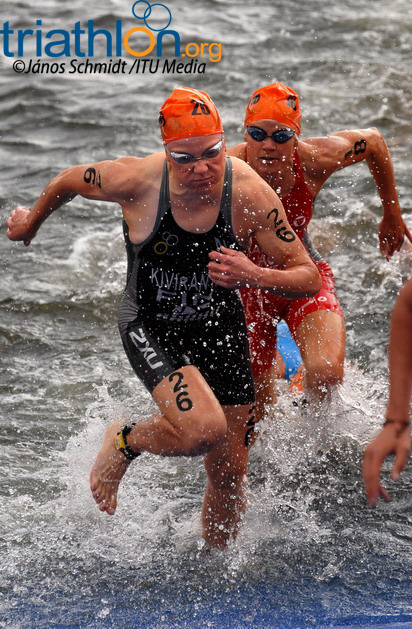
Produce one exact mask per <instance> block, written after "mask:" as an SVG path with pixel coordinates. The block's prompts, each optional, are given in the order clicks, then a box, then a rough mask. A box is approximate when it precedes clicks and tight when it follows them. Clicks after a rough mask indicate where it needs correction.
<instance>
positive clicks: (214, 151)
mask: <svg viewBox="0 0 412 629" xmlns="http://www.w3.org/2000/svg"><path fill="white" fill-rule="evenodd" d="M222 147H223V138H222V139H221V140H219V142H217V143H216V144H214V145H213V146H211V147H210V149H207V151H205V152H204V153H202V154H201V156H200V157H195V156H194V155H192V154H191V153H176V152H175V151H170V150H169V149H168V148H167V146H166V151H167V152H168V153H169V155H170V156H171V157H172V158H173V159H174V160H175V162H177V163H178V164H180V165H183V166H184V165H186V164H193V162H199V161H200V160H201V159H214V158H215V157H217V156H218V155H219V153H220V151H221V150H222Z"/></svg>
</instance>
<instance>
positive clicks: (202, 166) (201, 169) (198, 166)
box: [193, 159, 209, 175]
mask: <svg viewBox="0 0 412 629" xmlns="http://www.w3.org/2000/svg"><path fill="white" fill-rule="evenodd" d="M208 168H209V166H208V164H207V161H206V160H205V159H199V160H198V161H197V162H195V163H194V164H193V172H194V173H196V174H197V175H203V174H204V173H207V171H208Z"/></svg>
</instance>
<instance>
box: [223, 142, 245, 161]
mask: <svg viewBox="0 0 412 629" xmlns="http://www.w3.org/2000/svg"><path fill="white" fill-rule="evenodd" d="M227 154H228V155H229V157H237V158H239V159H242V160H243V161H245V158H246V142H242V144H236V146H232V147H230V148H228V149H227Z"/></svg>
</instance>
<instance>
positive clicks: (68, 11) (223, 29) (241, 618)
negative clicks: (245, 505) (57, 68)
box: [0, 0, 412, 629]
mask: <svg viewBox="0 0 412 629" xmlns="http://www.w3.org/2000/svg"><path fill="white" fill-rule="evenodd" d="M131 4H132V3H128V2H124V1H123V0H102V1H101V2H99V3H97V2H96V0H93V1H92V2H89V3H87V4H86V3H83V2H80V1H79V0H74V1H73V2H71V3H66V2H64V3H63V2H60V3H58V2H56V1H55V0H43V1H42V2H39V3H36V4H35V3H34V2H27V1H23V0H21V1H18V2H17V1H16V2H11V1H10V0H9V1H7V0H6V1H3V2H2V5H1V9H0V13H1V19H0V22H1V24H3V22H5V21H6V20H9V21H10V23H11V24H12V25H13V26H14V27H15V28H16V29H23V28H32V29H35V28H38V27H36V20H39V19H41V20H42V28H43V29H44V32H47V31H48V30H50V29H53V28H65V29H67V30H70V29H71V28H73V25H74V24H75V22H77V21H79V20H80V21H81V22H82V24H83V25H84V24H86V22H87V20H89V19H93V20H94V22H95V27H96V28H97V27H99V28H105V29H111V30H114V25H115V21H116V20H122V21H123V22H124V25H125V26H124V30H126V28H132V27H133V26H135V25H136V20H135V19H134V18H133V17H132V15H131ZM168 7H169V8H170V10H171V12H172V14H173V23H172V26H171V28H174V29H176V30H177V31H178V32H179V33H180V36H181V40H182V42H185V43H187V42H198V43H199V42H221V43H222V60H221V61H220V62H218V63H213V62H210V61H207V67H206V72H205V74H201V75H198V74H192V75H178V74H170V75H168V74H162V73H157V74H136V75H127V74H119V75H112V74H100V75H94V76H91V75H87V76H82V75H78V74H73V75H69V74H68V73H65V74H62V75H59V74H57V75H45V74H43V75H34V74H17V73H16V72H14V71H13V69H12V63H13V61H14V59H11V58H7V57H6V56H4V55H3V56H0V86H1V89H0V112H1V121H2V124H1V135H0V158H1V165H2V168H1V172H0V185H1V187H0V198H1V207H2V217H3V219H5V218H6V216H7V214H8V212H9V211H10V210H11V209H12V208H13V207H14V206H15V205H16V204H24V205H27V206H30V205H31V204H32V203H33V202H34V200H35V198H36V196H37V195H38V194H40V192H41V190H42V188H43V186H44V185H45V184H46V182H47V181H48V180H49V179H50V178H51V177H52V176H53V175H55V174H56V173H57V172H59V171H60V170H63V169H64V168H66V167H67V166H70V165H72V164H75V163H85V162H91V161H97V160H101V159H105V158H108V159H112V158H116V157H119V156H121V155H128V154H134V155H138V156H144V155H147V154H149V153H150V152H152V151H156V150H159V149H160V147H161V142H160V138H159V133H158V128H157V122H156V120H157V112H158V109H159V105H160V104H161V103H162V102H163V100H164V99H165V98H166V96H167V95H168V94H169V93H170V91H171V90H172V89H173V88H174V87H175V86H177V85H181V84H186V85H191V86H194V87H197V88H199V89H205V90H207V91H208V92H209V93H210V94H211V96H212V97H213V98H214V100H215V102H216V103H217V104H218V106H219V108H220V110H221V113H222V117H223V120H224V123H225V128H226V132H227V136H228V142H229V144H232V143H235V142H238V141H239V140H240V139H241V135H242V120H243V115H244V108H245V105H246V101H247V98H248V96H249V95H250V93H251V92H252V91H253V90H254V89H256V88H257V87H258V86H259V85H262V84H266V83H269V82H271V81H273V80H281V81H283V82H285V83H288V84H290V85H291V86H292V87H294V88H295V89H296V90H297V91H298V92H299V93H300V95H301V100H302V107H303V137H305V136H309V135H323V134H327V133H331V132H333V131H337V130H339V129H344V128H356V127H363V126H364V127H366V126H373V125H375V126H378V127H379V129H380V130H381V131H382V132H383V133H384V135H385V137H386V140H387V142H388V144H389V146H390V149H391V152H392V155H393V159H394V163H395V169H396V174H397V182H398V188H399V194H400V199H401V205H402V208H403V210H404V212H405V217H406V220H407V221H409V224H411V222H412V216H411V209H412V185H411V181H410V158H411V152H412V132H411V126H410V119H411V111H412V104H411V103H412V101H411V95H412V94H411V93H412V88H411V80H410V77H411V75H412V56H411V43H412V16H411V9H410V3H409V2H408V1H407V0H395V1H392V2H386V1H385V0H377V1H374V2H371V1H368V0H358V1H356V2H355V1H354V0H350V1H349V0H344V1H343V2H337V1H336V0H333V2H331V3H323V2H320V1H319V0H306V1H305V2H291V1H290V0H283V1H279V2H275V3H273V2H269V1H268V0H264V1H263V2H260V3H259V4H255V3H246V2H244V0H239V1H237V2H234V1H233V0H224V1H223V0H204V1H203V2H189V1H185V2H184V1H183V0H179V1H176V0H175V1H172V2H170V3H169V4H168ZM154 23H155V22H153V24H154ZM159 28H160V26H159ZM26 41H27V49H26V48H25V54H24V60H25V61H26V62H28V60H29V59H30V58H32V59H33V60H34V61H36V59H37V57H36V51H35V49H34V46H33V43H31V40H30V39H27V40H26ZM44 41H45V42H46V41H48V40H44ZM96 46H97V48H96V51H97V53H99V55H100V57H99V56H97V57H96V59H97V58H99V59H103V58H104V56H105V51H104V50H102V49H101V47H100V48H99V45H98V44H97V43H96ZM26 50H27V52H26ZM166 53H167V55H169V57H170V58H173V50H172V49H171V48H170V47H166V48H165V54H166ZM16 58H17V57H16ZM125 58H126V57H125ZM127 58H128V59H129V61H130V57H127ZM153 58H154V57H153ZM380 216H381V209H380V205H379V200H378V198H377V195H376V193H375V190H374V185H373V182H372V180H371V177H370V175H369V171H368V169H367V166H366V165H365V164H362V165H360V166H357V167H355V168H352V169H348V170H346V171H344V172H341V173H339V174H336V175H335V176H334V177H333V178H332V180H331V181H330V183H329V184H328V185H327V187H326V188H325V190H324V191H323V193H322V194H321V196H320V198H319V200H318V203H317V207H316V215H315V218H314V220H313V226H312V234H313V237H314V240H315V242H316V243H317V244H318V245H319V247H320V248H321V250H322V252H323V253H324V254H325V256H326V258H327V260H328V261H329V262H330V264H331V265H332V267H333V269H334V270H335V273H336V279H337V285H338V292H339V297H340V300H341V303H342V306H343V308H344V310H345V314H346V319H347V328H348V350H347V363H348V368H347V376H346V380H345V383H344V385H343V387H342V388H341V390H340V391H339V392H338V393H337V394H336V395H335V397H334V399H333V400H332V402H331V403H330V405H329V406H327V407H326V406H325V407H324V408H323V409H322V410H321V412H320V414H319V416H314V415H313V414H310V413H302V412H300V411H299V410H298V409H297V408H296V407H294V406H293V405H292V404H291V400H290V399H289V398H288V397H287V396H283V397H282V399H281V401H280V404H279V407H278V408H277V409H276V410H275V409H273V411H272V412H271V419H269V420H268V421H267V422H266V425H265V427H264V430H263V434H262V437H261V439H260V441H259V442H258V443H257V444H256V446H255V448H254V451H253V453H252V457H251V474H250V483H249V486H250V506H249V510H248V513H247V517H246V522H245V525H244V527H243V529H242V531H241V534H240V535H239V539H238V540H237V542H236V543H235V544H234V545H233V546H232V547H231V548H229V549H228V551H227V552H225V553H214V552H212V553H208V552H206V550H205V549H204V548H203V545H202V542H201V539H200V535H199V528H198V513H199V509H200V505H201V500H202V493H203V487H204V482H205V475H204V471H203V468H202V462H201V460H200V459H196V460H185V459H182V460H172V459H161V458H156V457H154V456H149V455H145V456H144V457H142V459H141V460H139V461H138V462H136V463H135V464H134V466H133V468H132V469H131V470H130V472H129V473H128V475H127V476H126V478H125V481H124V484H123V486H122V488H121V494H120V505H119V508H118V512H117V514H116V516H115V517H113V518H109V517H106V516H105V515H102V514H100V513H99V512H98V510H97V509H96V507H95V505H94V503H93V501H92V498H91V495H90V493H89V489H88V474H89V469H90V466H91V463H92V461H93V459H94V457H95V454H96V452H97V449H98V447H99V443H100V439H101V434H102V432H103V430H104V428H105V426H106V425H107V424H108V423H109V422H110V421H111V420H112V419H114V418H117V417H119V416H123V417H125V418H126V419H132V418H133V419H136V417H137V418H139V417H144V416H146V415H147V414H148V413H149V412H150V411H151V409H152V408H153V407H152V403H151V400H150V396H148V394H147V393H146V392H145V390H144V389H143V387H142V386H141V385H140V383H139V382H138V381H137V380H136V378H135V377H134V375H133V373H132V372H131V370H130V367H129V365H128V362H127V359H126V357H125V356H124V354H123V350H122V348H121V342H120V339H119V337H118V333H117V325H116V309H117V303H118V299H119V295H120V293H121V290H122V288H123V285H124V281H125V255H124V245H123V238H122V234H121V221H120V211H119V208H118V207H117V206H116V205H110V204H104V203H91V202H88V201H86V200H85V199H81V198H76V199H75V200H74V201H73V202H72V203H71V204H70V205H68V206H66V207H64V208H62V209H61V210H60V211H59V212H56V214H55V215H53V216H52V217H51V218H50V219H49V220H48V221H47V223H46V225H44V226H43V228H42V230H41V231H40V233H39V235H38V237H37V238H36V240H35V241H33V243H32V245H31V246H30V247H29V248H25V247H23V245H22V244H21V243H11V242H9V241H8V240H7V239H6V238H5V235H4V232H5V229H4V224H3V228H2V237H1V238H0V258H1V270H2V273H1V279H0V289H1V292H0V352H1V365H0V391H1V422H2V430H1V434H0V443H1V446H2V447H1V464H0V475H1V476H0V493H1V497H2V499H1V505H2V508H1V510H0V553H1V564H0V565H1V571H0V626H1V627H7V628H9V627H11V628H16V629H25V628H26V627H36V628H40V627H90V628H95V627H96V628H98V627H126V626H134V627H202V628H203V627H236V628H237V627H239V628H243V627H259V628H260V627H262V628H263V627H267V628H272V627H280V628H284V627H285V628H289V627H293V628H295V627H335V626H352V625H357V626H368V627H372V626H393V627H394V626H402V627H412V583H411V581H412V570H411V568H412V560H411V535H412V503H411V489H410V488H411V481H412V474H411V471H410V470H411V467H409V471H407V472H406V473H405V475H404V478H403V480H402V481H401V482H400V483H399V484H397V485H396V486H393V487H390V489H391V495H392V501H391V502H390V503H388V504H385V505H380V506H379V507H378V508H377V509H376V510H375V511H369V510H367V509H366V507H365V501H364V498H363V493H362V485H361V479H360V471H359V469H360V466H359V463H360V457H361V453H362V449H363V447H364V444H365V443H366V442H367V440H368V439H369V438H370V437H371V435H372V434H373V433H374V432H375V431H376V430H377V428H378V427H379V425H380V424H381V422H382V416H383V410H384V406H385V400H386V394H387V385H386V343H387V335H388V320H389V315H390V311H391V309H392V306H393V302H394V299H395V296H396V294H397V291H398V289H399V287H400V286H401V285H402V283H403V281H404V280H405V278H406V277H408V276H410V271H411V255H410V254H408V252H407V251H402V252H401V254H400V255H398V256H396V258H395V260H393V261H392V262H390V263H387V262H385V261H384V260H383V259H382V258H381V257H380V255H379V252H378V242H377V226H378V222H379V217H380ZM388 485H389V486H390V483H389V482H388Z"/></svg>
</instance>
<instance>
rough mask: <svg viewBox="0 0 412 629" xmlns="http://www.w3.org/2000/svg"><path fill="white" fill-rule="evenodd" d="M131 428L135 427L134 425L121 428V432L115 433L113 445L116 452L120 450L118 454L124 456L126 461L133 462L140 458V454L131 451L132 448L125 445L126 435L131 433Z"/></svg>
mask: <svg viewBox="0 0 412 629" xmlns="http://www.w3.org/2000/svg"><path fill="white" fill-rule="evenodd" d="M133 426H135V424H132V425H131V426H127V425H126V426H123V428H122V430H121V431H120V432H118V433H117V435H116V437H115V439H114V445H115V446H116V448H117V450H120V452H122V453H123V454H124V456H125V457H126V459H127V460H128V461H133V460H134V459H136V458H137V457H138V456H140V452H135V451H134V450H132V448H131V447H130V446H129V444H128V443H127V435H128V434H129V433H130V432H131V430H132V428H133Z"/></svg>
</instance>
